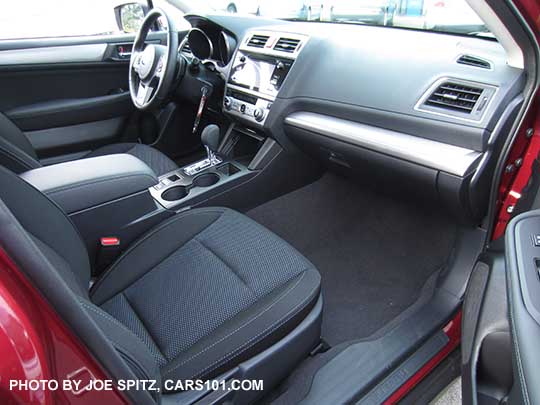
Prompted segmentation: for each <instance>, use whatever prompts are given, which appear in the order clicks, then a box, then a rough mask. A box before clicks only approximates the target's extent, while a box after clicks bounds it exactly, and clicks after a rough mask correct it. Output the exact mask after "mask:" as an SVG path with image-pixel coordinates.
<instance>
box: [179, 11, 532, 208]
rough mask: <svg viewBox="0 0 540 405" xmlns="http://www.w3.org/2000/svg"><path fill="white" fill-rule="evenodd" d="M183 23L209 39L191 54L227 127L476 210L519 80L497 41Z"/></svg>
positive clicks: (214, 21) (257, 21)
mask: <svg viewBox="0 0 540 405" xmlns="http://www.w3.org/2000/svg"><path fill="white" fill-rule="evenodd" d="M188 20H189V17H188ZM190 22H191V23H192V25H193V26H194V27H196V28H200V29H202V30H204V32H205V33H206V34H207V38H208V41H209V42H212V46H211V47H207V49H203V50H204V51H205V52H206V54H205V55H202V56H208V55H210V54H211V56H212V58H213V59H214V60H215V61H216V64H217V65H219V67H220V68H221V72H222V74H223V77H224V92H223V99H222V105H221V107H222V111H223V113H224V114H226V115H227V116H229V118H230V119H231V120H233V121H236V122H238V123H239V124H241V125H245V126H247V127H249V128H251V129H253V130H255V131H259V133H261V134H262V135H264V136H267V137H270V138H273V139H275V140H276V141H277V142H278V143H279V144H280V145H283V146H285V147H286V145H288V144H290V143H291V142H292V143H294V144H295V145H296V146H298V147H299V148H300V149H301V150H303V151H304V152H306V153H308V154H310V155H311V156H313V157H315V158H316V159H319V160H321V161H323V162H324V163H325V164H327V165H329V166H339V167H340V168H341V169H345V170H350V171H355V172H356V173H359V174H360V175H362V174H363V173H368V172H369V173H375V174H376V175H381V174H382V173H383V172H385V171H386V172H389V171H391V172H393V174H395V176H393V177H395V178H397V179H399V178H400V176H401V177H402V178H405V179H406V180H407V181H408V182H412V183H415V184H418V185H419V189H421V190H422V192H427V191H426V190H432V192H431V194H433V196H435V198H438V199H441V198H443V199H445V200H446V201H448V200H454V201H453V202H452V204H453V205H454V206H457V207H458V208H457V209H458V210H460V211H462V213H463V212H465V211H467V212H466V214H467V215H470V216H475V215H476V214H477V212H479V211H481V210H482V208H479V207H478V205H479V203H478V201H480V200H482V199H483V197H484V196H485V193H486V190H487V189H489V185H488V183H489V181H490V179H491V173H492V171H493V167H494V161H495V158H496V156H497V153H498V151H499V149H500V147H501V143H502V141H503V140H504V138H505V134H506V133H507V132H508V130H509V125H510V124H509V123H511V118H512V117H513V116H514V115H515V114H516V113H517V111H518V109H519V106H520V105H521V102H522V97H521V92H522V90H523V87H524V82H525V74H524V71H523V70H521V69H517V68H514V67H510V66H509V65H508V64H507V63H506V54H505V52H504V49H503V48H502V46H501V45H500V44H499V43H498V42H496V41H492V40H488V39H485V38H474V37H463V36H457V35H448V34H442V33H432V32H427V31H417V30H407V29H398V28H389V27H374V26H367V25H366V26H359V25H347V24H332V25H330V26H329V25H328V24H324V23H315V22H306V23H301V22H283V21H277V20H264V19H262V18H250V17H233V16H226V15H215V16H193V17H192V19H191V21H190ZM210 27H211V28H210ZM222 34H224V36H223V39H221V40H220V38H221V36H222ZM195 35H196V34H195ZM225 38H229V40H228V41H225ZM196 41H198V39H196ZM191 42H192V41H191V35H190V39H189V44H190V46H191V48H192V50H194V48H196V49H195V51H196V52H199V49H198V46H197V45H195V43H194V44H193V45H195V47H194V46H193V45H192V44H191ZM220 42H221V43H222V44H221V45H220ZM225 43H226V44H227V45H225ZM214 45H215V46H214ZM208 48H213V49H212V50H211V51H209V49H208ZM215 48H217V50H216V49H215ZM398 181H399V180H398ZM426 186H427V187H426ZM464 199H465V200H466V201H464Z"/></svg>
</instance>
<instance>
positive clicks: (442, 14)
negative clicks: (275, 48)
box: [169, 0, 491, 37]
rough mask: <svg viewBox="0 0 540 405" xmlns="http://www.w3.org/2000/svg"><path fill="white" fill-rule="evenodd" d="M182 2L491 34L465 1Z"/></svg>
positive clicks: (338, 21)
mask: <svg viewBox="0 0 540 405" xmlns="http://www.w3.org/2000/svg"><path fill="white" fill-rule="evenodd" d="M169 1H171V0H169ZM171 2H174V0H172V1H171ZM183 3H185V4H187V5H188V6H191V5H193V7H192V8H193V11H196V10H200V9H201V8H203V7H204V8H206V9H212V10H214V11H218V12H228V13H234V14H250V15H255V16H261V17H270V18H278V19H284V20H295V21H322V22H328V23H334V24H368V25H379V26H388V27H392V26H394V27H405V28H415V29H422V30H430V31H442V32H448V33H458V34H470V35H481V36H486V37H491V35H490V33H489V31H488V29H487V28H486V26H485V24H484V23H483V22H482V20H481V19H480V18H479V17H478V16H477V15H476V13H475V12H474V11H473V10H472V9H471V7H470V6H469V5H468V4H467V2H466V0H313V1H312V0H204V1H201V0H191V1H189V0H188V1H184V2H183ZM190 8H191V7H190Z"/></svg>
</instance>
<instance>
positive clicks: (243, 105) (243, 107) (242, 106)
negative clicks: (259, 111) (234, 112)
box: [240, 104, 246, 113]
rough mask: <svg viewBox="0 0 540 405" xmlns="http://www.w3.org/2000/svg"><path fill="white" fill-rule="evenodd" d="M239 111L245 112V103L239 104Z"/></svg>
mask: <svg viewBox="0 0 540 405" xmlns="http://www.w3.org/2000/svg"><path fill="white" fill-rule="evenodd" d="M240 111H241V112H243V113H245V112H246V105H245V104H242V105H241V106H240Z"/></svg>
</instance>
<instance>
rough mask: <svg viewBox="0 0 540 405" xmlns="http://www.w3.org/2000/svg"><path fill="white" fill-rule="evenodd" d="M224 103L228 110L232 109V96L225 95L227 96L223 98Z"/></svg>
mask: <svg viewBox="0 0 540 405" xmlns="http://www.w3.org/2000/svg"><path fill="white" fill-rule="evenodd" d="M223 105H225V108H226V109H227V110H230V109H231V107H232V100H231V98H230V97H225V98H224V99H223Z"/></svg>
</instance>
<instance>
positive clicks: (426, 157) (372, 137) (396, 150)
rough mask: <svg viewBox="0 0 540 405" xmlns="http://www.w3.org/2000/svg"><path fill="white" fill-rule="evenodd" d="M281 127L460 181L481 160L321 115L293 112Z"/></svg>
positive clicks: (477, 155)
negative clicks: (428, 168) (319, 136)
mask: <svg viewBox="0 0 540 405" xmlns="http://www.w3.org/2000/svg"><path fill="white" fill-rule="evenodd" d="M285 123H286V124H287V125H291V126H294V127H297V128H300V129H304V130H307V131H311V132H314V133H316V134H319V135H322V136H326V137H329V138H333V139H337V140H339V141H343V142H348V143H351V144H354V145H358V146H362V147H365V148H367V149H371V150H373V151H376V152H381V153H384V154H387V155H390V156H394V157H397V158H400V159H404V160H408V161H410V162H413V163H417V164H419V165H422V166H427V167H430V168H433V169H436V170H440V171H443V172H447V173H450V174H454V175H456V176H461V177H463V176H465V175H466V174H468V173H469V172H470V171H471V170H472V169H473V168H474V164H475V162H476V161H477V160H478V159H479V158H480V156H481V153H479V152H476V151H473V150H470V149H465V148H461V147H459V146H454V145H448V144H446V143H442V142H437V141H431V140H429V139H424V138H419V137H416V136H412V135H408V134H404V133H401V132H395V131H391V130H387V129H382V128H378V127H373V126H370V125H365V124H360V123H357V122H353V121H348V120H344V119H340V118H335V117H330V116H327V115H323V114H315V113H309V112H295V113H292V114H291V115H289V116H288V117H287V118H285Z"/></svg>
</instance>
